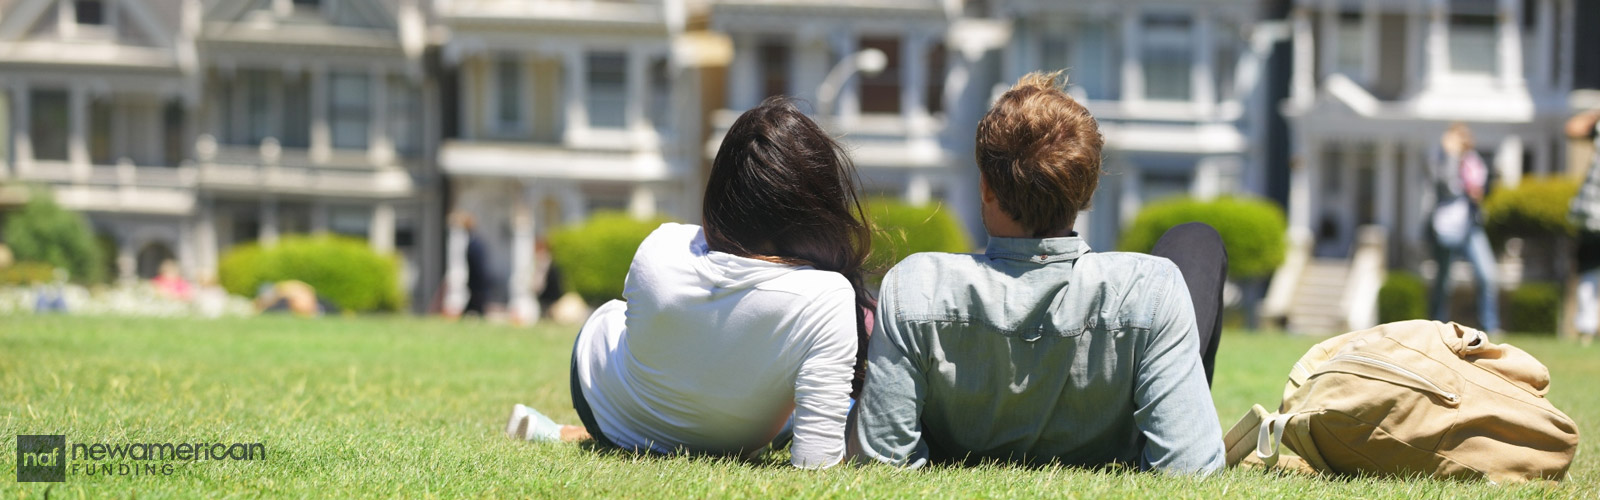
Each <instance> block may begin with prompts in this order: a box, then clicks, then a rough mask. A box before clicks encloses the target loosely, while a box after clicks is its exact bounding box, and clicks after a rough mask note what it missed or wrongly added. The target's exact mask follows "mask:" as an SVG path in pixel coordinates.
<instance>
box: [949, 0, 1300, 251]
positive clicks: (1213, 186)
mask: <svg viewBox="0 0 1600 500" xmlns="http://www.w3.org/2000/svg"><path fill="white" fill-rule="evenodd" d="M1266 3H1269V2H1262V1H1259V0H1203V1H1201V0H1196V1H1171V0H1154V1H1152V0H1096V1H1080V2H1055V1H1048V0H998V1H995V2H994V4H995V8H996V9H997V11H998V12H996V15H998V16H1000V17H1002V18H1004V19H1007V20H1008V21H1009V23H1010V25H1011V26H1012V30H1013V33H1012V37H1011V40H1010V43H1008V44H1006V47H1007V48H1006V53H1005V59H1004V62H1003V68H1004V69H1003V76H1004V77H1003V78H1001V79H1000V81H999V82H998V83H997V86H996V92H999V91H1001V90H1004V88H1005V87H1007V86H1008V85H1009V84H1010V83H1011V82H1015V81H1016V79H1017V78H1018V77H1020V76H1022V75H1023V74H1025V73H1027V72H1030V71H1037V70H1040V69H1043V70H1058V69H1060V70H1065V72H1066V75H1067V76H1068V85H1069V87H1068V90H1069V91H1070V92H1071V93H1072V94H1073V95H1074V96H1075V97H1077V98H1078V99H1080V100H1081V101H1082V102H1083V103H1084V106H1085V107H1087V108H1088V109H1089V111H1090V112H1091V113H1092V114H1094V116H1095V118H1096V119H1097V120H1098V121H1099V122H1100V129H1101V132H1102V133H1103V134H1104V135H1105V139H1106V147H1105V153H1104V156H1105V166H1104V168H1105V171H1106V175H1105V176H1103V177H1102V178H1101V181H1100V189H1099V191H1098V192H1096V193H1095V198H1094V204H1095V206H1094V207H1093V209H1092V210H1090V211H1088V212H1086V213H1083V214H1081V215H1079V218H1078V223H1077V225H1076V228H1077V230H1078V231H1079V233H1081V234H1084V235H1086V236H1087V237H1088V238H1089V240H1090V244H1091V246H1093V247H1095V248H1098V249H1101V250H1112V249H1115V247H1116V244H1117V239H1118V238H1119V236H1120V233H1121V228H1122V227H1123V226H1124V225H1125V224H1127V223H1129V222H1131V221H1132V220H1133V217H1134V216H1135V215H1137V214H1138V212H1139V210H1140V208H1142V207H1143V206H1144V205H1146V204H1148V203H1150V202H1154V201H1159V200H1161V199H1162V198H1169V197H1173V196H1194V197H1198V198H1211V197H1215V196H1217V195H1220V194H1226V193H1234V192H1240V191H1248V192H1258V193H1259V192H1261V191H1262V190H1263V189H1264V188H1263V183H1264V182H1265V176H1266V170H1267V169H1268V168H1269V167H1270V165H1268V164H1267V160H1266V158H1265V157H1263V156H1262V155H1261V152H1262V151H1263V147H1262V140H1261V138H1260V137H1257V136H1253V135H1252V134H1259V133H1260V132H1261V131H1262V128H1263V127H1262V125H1261V124H1262V123H1263V120H1264V119H1265V114H1264V113H1261V111H1264V108H1265V107H1267V106H1270V101H1268V100H1267V99H1266V98H1265V94H1264V93H1263V88H1264V84H1265V83H1266V75H1265V73H1264V70H1263V63H1264V61H1265V59H1266V57H1267V56H1268V55H1269V51H1270V50H1271V42H1273V41H1274V39H1275V38H1274V37H1278V36H1281V33H1279V32H1274V31H1272V30H1270V29H1259V28H1262V27H1263V26H1264V25H1263V24H1262V23H1260V21H1261V19H1260V18H1259V16H1260V15H1261V14H1262V10H1263V5H1264V4H1266ZM963 128H970V127H963Z"/></svg>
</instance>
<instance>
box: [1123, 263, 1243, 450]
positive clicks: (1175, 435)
mask: <svg viewBox="0 0 1600 500" xmlns="http://www.w3.org/2000/svg"><path fill="white" fill-rule="evenodd" d="M1168 265H1169V266H1171V265H1170V264H1168ZM1169 269H1170V272H1168V273H1165V276H1168V277H1167V278H1164V281H1166V283H1164V285H1165V288H1166V292H1165V293H1163V294H1162V297H1161V299H1160V302H1158V304H1157V307H1156V310H1155V317H1154V319H1153V322H1152V324H1151V328H1150V332H1149V334H1148V336H1147V338H1146V341H1145V345H1144V352H1143V353H1142V355H1141V356H1139V357H1138V361H1137V367H1136V369H1137V370H1138V375H1137V376H1136V380H1135V381H1134V384H1135V385H1134V395H1133V396H1134V405H1135V406H1136V408H1135V410H1134V414H1133V416H1134V423H1135V424H1136V425H1138V426H1139V430H1140V432H1142V433H1144V437H1145V444H1144V450H1143V451H1142V452H1141V454H1140V456H1141V462H1142V463H1141V466H1143V467H1146V468H1151V469H1157V470H1162V471H1169V472H1180V473H1200V474H1205V473H1210V472H1213V471H1216V470H1218V469H1221V468H1222V466H1223V462H1224V461H1223V449H1222V425H1221V424H1220V423H1218V421H1217V412H1216V409H1215V407H1214V406H1213V404H1212V401H1211V388H1210V386H1208V385H1206V375H1205V370H1204V368H1203V367H1202V366H1201V364H1200V344H1199V340H1198V339H1197V338H1196V337H1197V336H1198V335H1199V334H1198V327H1197V326H1196V325H1195V319H1194V302H1193V300H1191V299H1190V297H1189V287H1188V286H1187V285H1186V284H1185V283H1184V281H1183V275H1182V274H1180V273H1179V272H1178V269H1177V267H1176V266H1171V267H1169ZM1157 276H1161V275H1157ZM1158 279H1161V278H1158Z"/></svg>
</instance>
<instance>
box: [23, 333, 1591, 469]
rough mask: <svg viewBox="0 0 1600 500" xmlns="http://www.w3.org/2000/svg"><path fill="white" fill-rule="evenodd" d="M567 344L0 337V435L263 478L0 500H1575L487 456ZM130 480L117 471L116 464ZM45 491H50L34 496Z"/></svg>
mask: <svg viewBox="0 0 1600 500" xmlns="http://www.w3.org/2000/svg"><path fill="white" fill-rule="evenodd" d="M574 332H575V329H574V328H553V327H541V328H535V329H512V328H508V327H496V326H487V325H479V324H449V323H444V322H439V321H435V320H423V319H413V318H401V317H395V318H334V319H323V320H301V319H294V318H286V317H266V318H255V319H244V320H237V319H236V320H213V321H186V320H170V319H123V318H67V317H26V316H24V317H0V429H4V432H3V434H5V436H4V439H3V441H4V442H5V448H4V450H0V456H5V457H15V456H16V455H17V453H16V441H15V438H13V437H12V435H15V434H57V433H60V434H66V435H67V439H68V441H69V442H113V443H125V442H168V441H170V442H223V443H232V442H261V443H264V444H265V446H266V449H267V452H268V458H267V460H265V461H241V462H234V461H194V462H178V464H179V465H178V466H177V467H176V470H175V471H174V472H173V474H172V475H170V476H167V475H154V476H151V475H145V476H110V477H107V476H103V475H98V476H93V477H85V476H69V477H68V478H67V481H66V482H65V483H54V484H53V485H52V484H51V483H28V484H20V483H15V482H12V481H13V479H14V478H15V477H16V476H15V471H16V464H15V462H14V459H12V458H6V459H5V462H6V463H7V465H8V467H9V468H8V469H6V470H5V471H3V473H4V474H5V477H4V478H3V481H4V482H3V483H0V498H40V497H43V496H45V495H46V494H48V496H50V497H51V498H77V497H183V498H189V497H252V498H253V497H258V496H267V497H334V498H340V497H406V498H415V497H572V496H583V497H619V496H621V497H692V498H706V497H718V498H721V497H796V496H807V497H821V496H829V497H847V498H856V497H913V496H915V497H953V498H974V497H1038V496H1049V497H1140V498H1143V497H1156V498H1163V497H1189V498H1229V497H1234V498H1279V497H1293V498H1323V497H1357V498H1406V499H1421V498H1445V497H1449V498H1456V497H1467V498H1476V497H1485V496H1495V497H1499V496H1504V497H1540V498H1545V497H1551V498H1566V497H1589V498H1594V497H1595V496H1596V493H1597V491H1600V488H1597V485H1600V462H1596V460H1595V452H1596V444H1595V441H1594V439H1593V438H1592V437H1589V438H1587V439H1585V440H1584V442H1583V450H1582V451H1581V452H1580V453H1579V456H1578V459H1577V462H1576V463H1575V464H1574V465H1573V467H1572V471H1571V473H1570V474H1569V479H1568V481H1567V482H1565V483H1564V484H1561V485H1558V486H1548V485H1532V486H1528V485H1524V486H1513V487H1497V486H1493V485H1487V484H1483V483H1447V482H1436V481H1425V480H1413V481H1400V480H1360V479H1336V480H1324V479H1316V478H1306V477H1277V476H1274V475H1270V474H1266V473H1262V472H1259V471H1229V472H1226V473H1224V474H1221V475H1219V476H1216V477H1212V478H1209V479H1195V478H1186V477H1166V476H1161V475H1157V474H1147V473H1138V472H1131V471H1125V470H1114V471H1084V470H1077V469H1069V468H1060V467H1049V468H1036V469H1024V468H1014V467H1007V466H984V467H977V468H946V467H940V468H932V469H929V470H920V471H900V470H895V469H891V468H888V467H881V466H873V467H865V468H859V467H850V466H846V467H835V468H833V469H830V470H826V471H800V470H794V469H791V468H790V467H789V466H788V464H787V462H786V461H785V458H786V457H782V456H774V457H769V458H768V459H766V460H764V461H761V462H757V463H745V462H739V461H730V460H725V459H709V458H654V457H647V456H635V455H631V454H625V453H616V452H595V451H591V450H589V449H587V448H585V447H583V446H578V445H571V444H530V443H522V442H514V441H511V440H508V439H506V438H504V437H502V436H501V434H500V431H501V427H502V426H503V424H504V418H505V415H506V412H507V410H508V409H509V408H510V407H511V405H512V404H513V403H516V402H525V403H528V404H531V405H533V406H535V407H537V408H541V409H544V410H547V411H548V412H549V413H550V414H551V415H552V416H553V417H555V418H556V419H557V420H562V421H566V422H575V421H576V416H575V415H574V413H573V412H572V410H571V409H570V408H568V405H569V400H568V399H567V398H568V396H567V370H568V365H567V363H568V359H567V356H568V351H569V349H570V345H571V339H572V335H573V334H574ZM1314 342H1315V340H1314V339H1307V338H1296V337H1284V336H1278V335H1252V334H1229V335H1227V336H1225V337H1224V339H1223V341H1222V345H1221V354H1220V355H1219V359H1218V370H1217V379H1216V388H1217V389H1216V392H1215V398H1216V402H1217V408H1218V412H1219V413H1220V415H1221V416H1222V420H1223V423H1224V425H1228V424H1231V423H1232V421H1233V419H1235V418H1237V417H1238V416H1239V415H1240V414H1242V413H1243V412H1244V411H1245V409H1247V408H1248V407H1249V406H1250V404H1251V403H1255V402H1260V403H1264V404H1266V405H1267V406H1272V405H1274V404H1276V403H1277V398H1278V391H1279V390H1280V387H1281V385H1282V383H1283V378H1284V374H1285V373H1286V372H1287V370H1288V367H1289V365H1290V364H1291V363H1293V362H1294V360H1295V359H1296V358H1298V357H1299V355H1300V354H1302V353H1303V352H1304V351H1305V349H1306V348H1307V347H1309V346H1310V345H1312V344H1313V343H1314ZM1512 342H1513V343H1516V344H1517V345H1519V346H1521V347H1523V348H1525V349H1527V350H1529V351H1530V352H1532V353H1534V354H1535V355H1536V356H1538V357H1539V358H1541V359H1542V360H1544V361H1545V363H1546V364H1548V365H1549V366H1550V368H1551V372H1552V374H1551V378H1552V379H1553V380H1554V382H1553V384H1552V389H1553V390H1552V391H1551V393H1550V399H1551V400H1552V401H1553V402H1554V403H1555V404H1556V406H1558V407H1560V408H1562V409H1563V410H1565V411H1566V412H1567V413H1568V414H1570V415H1572V416H1573V417H1574V418H1576V419H1577V420H1578V423H1579V425H1580V427H1581V428H1582V433H1583V435H1584V436H1596V435H1600V434H1597V433H1596V431H1597V430H1600V429H1597V428H1596V427H1595V426H1596V424H1597V423H1600V392H1597V391H1595V390H1594V389H1593V387H1594V384H1596V383H1600V362H1597V361H1600V347H1597V348H1594V349H1585V348H1579V347H1578V346H1577V345H1576V344H1573V343H1566V342H1558V341H1555V340H1553V339H1549V338H1535V337H1527V338H1513V339H1512ZM129 463H131V462H129ZM47 489H48V491H47Z"/></svg>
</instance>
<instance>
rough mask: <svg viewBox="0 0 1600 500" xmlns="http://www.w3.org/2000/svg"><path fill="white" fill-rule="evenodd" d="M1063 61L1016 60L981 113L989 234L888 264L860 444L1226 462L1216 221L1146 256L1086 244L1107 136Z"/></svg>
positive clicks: (1157, 464)
mask: <svg viewBox="0 0 1600 500" xmlns="http://www.w3.org/2000/svg"><path fill="white" fill-rule="evenodd" d="M1059 75H1060V73H1052V74H1041V73H1033V74H1029V75H1027V76H1024V77H1023V78H1022V79H1021V80H1020V81H1019V82H1018V83H1017V84H1016V86H1014V87H1012V88H1011V89H1010V90H1009V91H1007V92H1006V93H1005V94H1004V95H1002V96H1001V97H1000V99H999V100H998V101H997V102H996V103H995V104H994V106H993V107H992V108H991V109H990V110H989V111H988V113H987V114H986V115H985V116H984V117H983V119H982V120H981V121H980V122H979V124H978V132H977V151H976V153H977V154H976V156H977V163H978V170H979V174H980V177H979V184H980V186H979V190H980V192H981V195H982V216H983V217H982V219H983V222H984V226H985V227H986V228H987V230H988V232H989V236H990V238H989V245H988V249H987V251H986V252H985V253H983V254H976V255H968V254H947V253H921V254H916V255H912V256H910V257H908V258H906V259H905V260H903V261H901V262H900V263H899V264H898V265H896V266H894V268H893V269H892V270H890V271H889V273H888V275H887V276H886V277H884V279H883V284H882V287H881V288H880V289H879V301H880V302H879V303H878V323H877V327H876V328H875V329H874V332H873V335H872V338H871V341H870V347H869V348H868V354H867V380H866V385H865V386H864V387H863V389H862V394H861V398H860V400H859V401H858V402H857V404H856V406H855V409H854V410H853V414H852V417H851V429H850V430H849V431H848V433H849V435H848V437H849V441H850V447H851V453H852V455H854V456H855V458H856V460H859V461H863V462H871V461H880V462H886V463H890V464H895V465H901V466H910V467H918V466H921V465H923V464H925V463H927V462H929V461H933V462H950V461H955V462H966V463H977V462H981V461H984V460H1002V461H1008V462H1019V463H1027V464H1037V463H1049V462H1056V463H1061V464H1066V465H1077V466H1089V467H1098V466H1104V465H1108V464H1125V465H1128V466H1137V467H1140V468H1145V469H1157V470H1166V471H1177V472H1198V473H1205V472H1210V471H1214V470H1217V469H1219V468H1221V467H1222V466H1223V449H1222V436H1221V426H1220V425H1219V424H1218V423H1217V413H1216V410H1215V409H1214V407H1213V406H1212V402H1211V390H1210V386H1209V382H1208V380H1207V378H1208V374H1209V373H1210V372H1211V368H1210V365H1211V362H1210V361H1209V360H1210V359H1212V358H1214V356H1215V353H1216V350H1215V349H1216V340H1217V338H1216V335H1217V316H1218V314H1219V313H1220V311H1221V302H1220V296H1221V291H1222V281H1223V279H1224V277H1225V274H1226V268H1227V255H1226V252H1225V251H1224V250H1223V247H1222V241H1221V238H1220V237H1219V236H1218V234H1217V232H1216V231H1215V230H1214V229H1212V228H1211V227H1209V226H1206V225H1203V224H1186V225H1182V226H1178V227H1176V228H1173V229H1171V230H1169V231H1168V232H1167V233H1166V235H1165V236H1163V237H1162V239H1161V241H1160V242H1158V243H1157V245H1156V248H1155V250H1154V251H1153V253H1155V254H1156V256H1151V255H1142V254H1131V253H1091V251H1090V249H1089V246H1088V245H1087V244H1086V243H1085V242H1084V240H1083V238H1081V237H1079V236H1078V235H1077V233H1075V232H1073V221H1074V219H1075V218H1076V217H1077V215H1078V213H1079V212H1080V211H1082V210H1085V209H1087V208H1088V207H1089V200H1090V196H1091V195H1092V193H1094V190H1095V186H1096V185H1097V184H1098V182H1099V177H1100V173H1101V146H1102V144H1103V141H1104V140H1103V138H1102V137H1101V135H1100V131H1099V127H1098V125H1097V124H1096V123H1095V119H1094V117H1093V116H1090V114H1089V112H1088V111H1087V110H1086V109H1084V107H1083V106H1082V105H1081V104H1079V103H1078V102H1077V101H1075V100H1073V98H1072V97H1069V96H1068V95H1067V94H1066V93H1065V92H1063V91H1062V90H1061V89H1060V87H1059V85H1058V83H1057V80H1058V78H1059ZM1163 256H1164V257H1166V258H1161V257H1163ZM1197 307H1198V308H1199V311H1200V312H1201V316H1200V317H1199V318H1197V317H1196V311H1197ZM1202 353H1204V355H1203V354H1202ZM1203 358H1204V361H1203Z"/></svg>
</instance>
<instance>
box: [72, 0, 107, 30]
mask: <svg viewBox="0 0 1600 500" xmlns="http://www.w3.org/2000/svg"><path fill="white" fill-rule="evenodd" d="M73 4H74V5H73V11H74V12H73V17H74V18H75V19H76V20H77V22H78V24H80V25H87V26H105V24H106V2H105V0H76V1H74V2H73Z"/></svg>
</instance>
